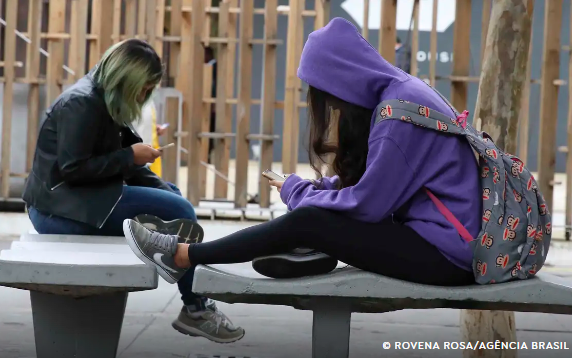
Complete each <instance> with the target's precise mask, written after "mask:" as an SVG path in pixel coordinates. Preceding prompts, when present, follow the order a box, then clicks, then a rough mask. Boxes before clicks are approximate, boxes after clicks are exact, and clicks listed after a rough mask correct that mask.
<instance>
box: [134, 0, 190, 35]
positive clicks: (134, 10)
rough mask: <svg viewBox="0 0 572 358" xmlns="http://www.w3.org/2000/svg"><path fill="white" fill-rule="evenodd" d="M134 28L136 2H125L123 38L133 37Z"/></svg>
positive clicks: (135, 0) (135, 22) (135, 25)
mask: <svg viewBox="0 0 572 358" xmlns="http://www.w3.org/2000/svg"><path fill="white" fill-rule="evenodd" d="M173 1H176V0H173ZM179 1H180V0H179ZM136 27H137V0H125V36H126V37H127V38H132V37H135V28H136Z"/></svg>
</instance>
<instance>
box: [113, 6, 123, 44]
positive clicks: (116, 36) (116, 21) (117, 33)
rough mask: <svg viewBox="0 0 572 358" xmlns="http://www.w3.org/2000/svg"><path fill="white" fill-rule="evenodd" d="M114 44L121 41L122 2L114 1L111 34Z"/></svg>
mask: <svg viewBox="0 0 572 358" xmlns="http://www.w3.org/2000/svg"><path fill="white" fill-rule="evenodd" d="M111 40H112V41H113V43H117V42H119V41H121V0H113V30H112V32H111Z"/></svg>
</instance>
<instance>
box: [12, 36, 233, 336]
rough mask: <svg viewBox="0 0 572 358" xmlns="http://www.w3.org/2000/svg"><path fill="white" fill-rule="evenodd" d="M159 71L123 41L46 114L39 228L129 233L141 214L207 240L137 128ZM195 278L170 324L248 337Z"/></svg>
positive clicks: (37, 188)
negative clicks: (126, 228)
mask: <svg viewBox="0 0 572 358" xmlns="http://www.w3.org/2000/svg"><path fill="white" fill-rule="evenodd" d="M162 76H163V66H162V64H161V60H160V58H159V56H158V55H157V53H156V52H155V51H154V50H153V48H152V47H151V46H150V45H148V44H147V43H145V42H144V41H140V40H136V39H130V40H126V41H123V42H120V43H118V44H115V45H114V46H112V47H111V48H110V49H109V50H107V52H106V53H105V54H104V55H103V57H102V58H101V60H100V61H99V63H98V64H97V65H96V66H95V68H93V69H92V70H91V71H90V72H89V73H88V74H87V75H86V76H84V77H83V78H81V79H80V80H78V81H77V82H76V83H75V84H74V85H72V86H70V87H69V88H68V89H66V90H65V91H64V92H63V93H62V94H61V95H60V96H59V97H58V98H56V100H55V101H54V102H53V103H52V104H51V106H50V107H49V108H48V109H47V110H46V112H45V113H44V116H43V118H42V123H41V125H40V133H39V136H38V141H37V145H36V153H35V155H34V162H33V166H32V171H31V173H30V175H29V177H28V179H27V182H26V187H25V189H24V195H23V199H24V201H25V202H26V207H27V210H28V214H29V216H30V220H31V221H32V224H33V225H34V228H35V229H36V231H38V233H40V234H63V235H65V234H68V235H101V236H122V235H123V231H122V223H123V221H124V220H125V219H134V220H136V221H138V222H140V223H141V224H143V225H144V226H146V227H149V228H153V229H154V230H157V231H158V232H162V233H164V234H177V235H179V237H180V238H181V242H200V241H201V240H202V236H203V233H202V229H201V228H200V226H199V225H197V224H196V221H197V218H196V215H195V211H194V209H193V206H192V205H191V203H189V202H188V201H187V200H185V199H184V198H183V197H182V196H181V193H180V191H179V190H178V189H177V188H176V187H175V186H174V185H172V184H170V183H166V182H164V181H163V180H161V178H159V177H158V176H157V175H156V174H154V173H153V172H152V171H151V170H149V168H148V167H147V165H148V164H149V163H153V162H154V161H155V160H156V159H157V158H159V157H160V156H161V151H159V150H157V149H154V148H153V147H152V146H150V145H149V144H143V143H142V140H141V137H140V136H139V135H138V134H137V132H136V131H135V130H134V127H133V125H134V124H136V122H137V121H138V120H139V119H140V118H141V110H142V108H143V106H144V105H145V104H146V103H147V102H148V101H149V99H150V98H151V95H152V93H153V90H154V89H155V88H156V87H157V85H158V84H159V82H160V80H161V78H162ZM192 279H193V275H192V273H191V274H189V275H185V277H184V278H182V279H181V280H180V281H179V290H180V292H181V295H182V299H183V303H184V307H183V309H182V310H181V313H180V314H179V316H178V318H177V319H176V320H175V321H174V322H173V327H174V328H175V329H177V330H178V331H180V332H181V333H184V334H188V335H190V336H203V337H206V338H208V339H210V340H213V341H216V342H221V343H227V342H233V341H236V340H238V339H241V338H242V337H243V336H244V330H243V329H242V328H240V327H234V326H233V325H232V323H231V322H230V321H229V320H228V318H226V316H225V315H224V314H223V313H222V312H220V311H218V310H217V308H216V306H215V305H214V302H211V301H208V300H207V299H206V298H204V297H199V296H196V295H194V294H193V292H192ZM212 327H216V329H212Z"/></svg>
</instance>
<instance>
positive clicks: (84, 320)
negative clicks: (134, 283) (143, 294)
mask: <svg viewBox="0 0 572 358" xmlns="http://www.w3.org/2000/svg"><path fill="white" fill-rule="evenodd" d="M30 296H31V297H30V298H31V300H32V315H33V319H34V335H35V340H36V355H37V358H72V357H73V358H115V357H116V355H117V345H118V344H119V336H120V334H121V326H122V324H123V316H124V314H125V305H126V304H127V293H117V294H111V295H101V296H91V297H86V298H81V299H74V298H72V297H69V296H59V295H52V294H47V293H41V292H33V291H32V292H30Z"/></svg>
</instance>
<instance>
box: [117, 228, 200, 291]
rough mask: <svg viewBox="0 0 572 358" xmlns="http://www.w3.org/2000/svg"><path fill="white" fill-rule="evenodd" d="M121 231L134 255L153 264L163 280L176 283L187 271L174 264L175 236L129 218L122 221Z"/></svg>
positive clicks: (176, 240) (176, 243) (176, 238)
mask: <svg viewBox="0 0 572 358" xmlns="http://www.w3.org/2000/svg"><path fill="white" fill-rule="evenodd" d="M197 225H198V224H197ZM123 233H124V234H125V238H126V239H127V244H128V245H129V247H130V248H131V250H133V252H134V253H135V255H137V257H139V259H141V261H143V262H144V263H146V264H147V265H149V266H154V267H155V268H156V269H157V273H158V274H159V275H160V276H161V277H163V278H164V279H165V281H167V282H169V283H176V282H177V281H179V280H180V279H181V277H183V275H184V274H185V273H186V272H187V269H183V268H180V267H178V266H177V265H176V264H175V259H174V257H175V253H176V252H177V245H178V243H179V242H178V237H177V236H174V235H165V234H161V233H158V232H154V231H150V230H148V229H147V228H145V227H144V226H143V225H141V224H139V223H137V222H136V221H134V220H129V219H127V220H125V221H123Z"/></svg>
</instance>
